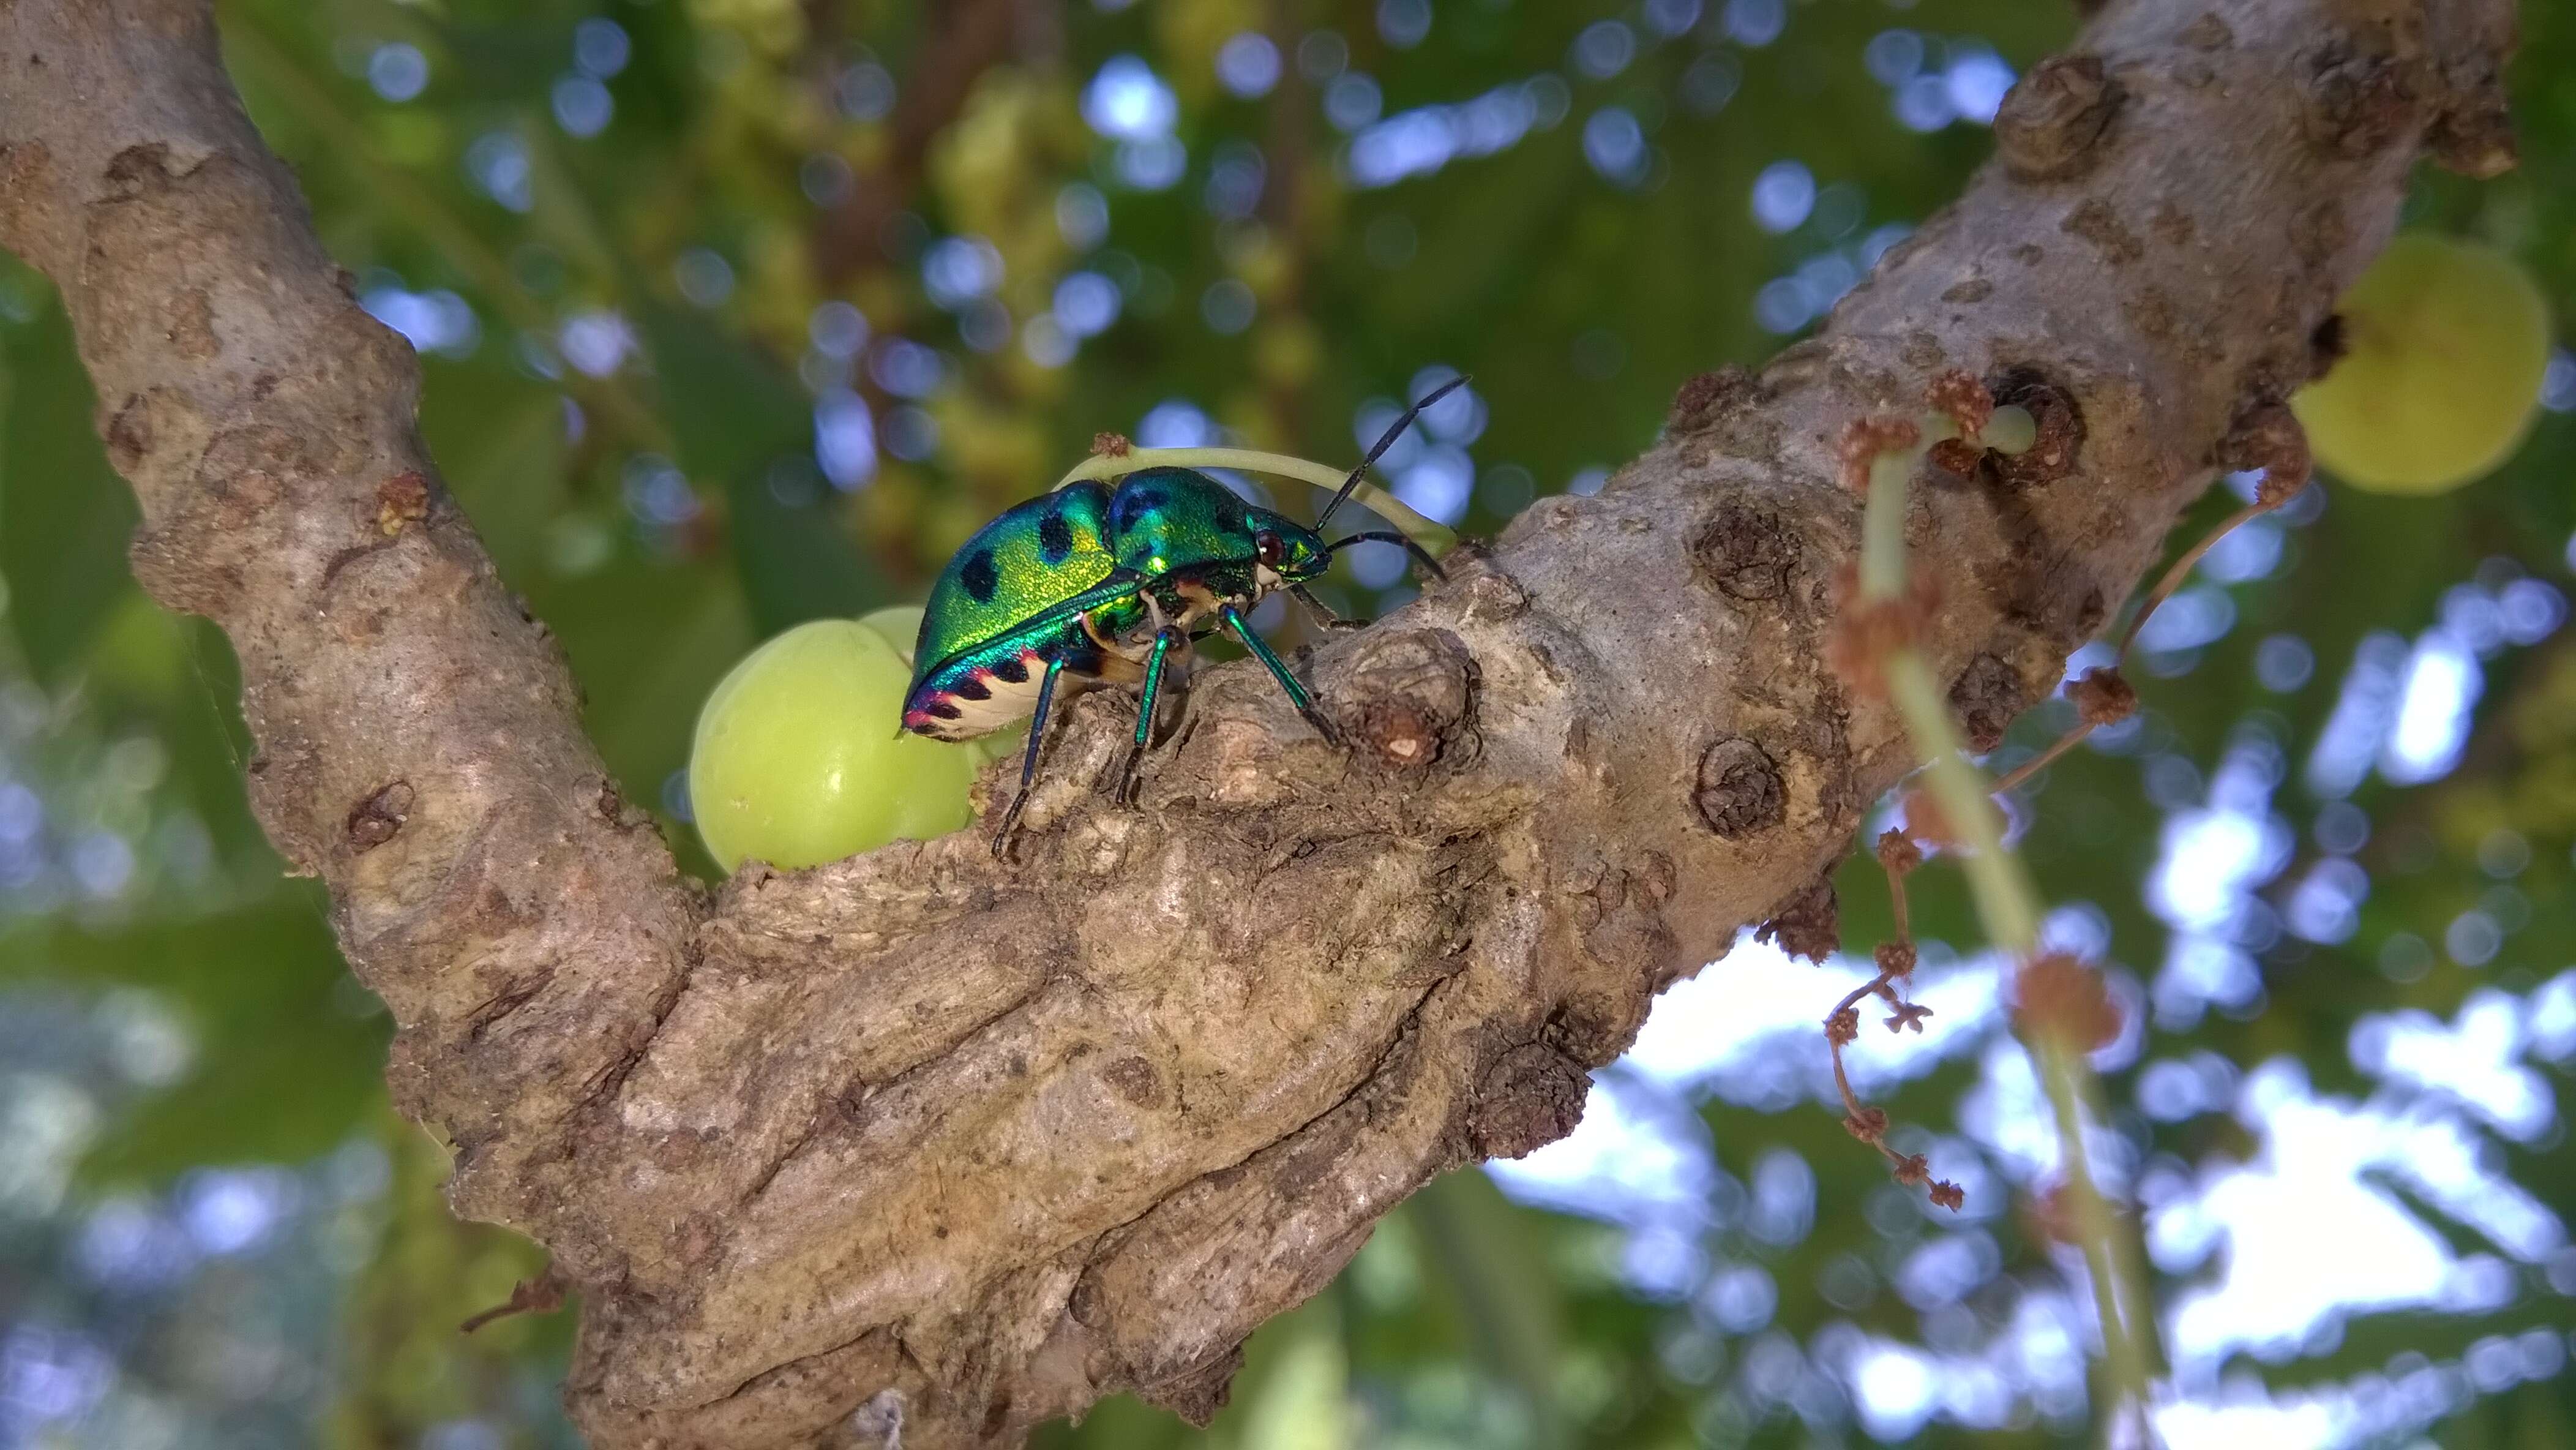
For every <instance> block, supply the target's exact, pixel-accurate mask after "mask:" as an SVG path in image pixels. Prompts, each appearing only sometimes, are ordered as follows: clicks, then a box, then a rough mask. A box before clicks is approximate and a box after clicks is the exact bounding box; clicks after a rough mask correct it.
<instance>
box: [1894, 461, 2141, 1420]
mask: <svg viewBox="0 0 2576 1450" xmlns="http://www.w3.org/2000/svg"><path fill="white" fill-rule="evenodd" d="M1946 425H1947V420H1946V419H1941V420H1938V421H1937V423H1936V422H1935V420H1930V419H1927V420H1926V428H1925V433H1926V446H1928V443H1929V442H1937V441H1939V437H1938V436H1936V435H1945V434H1946V435H1948V436H1955V434H1954V432H1953V431H1952V430H1949V429H1947V426H1946ZM1923 452H1924V447H1922V446H1918V447H1914V448H1909V449H1903V450H1899V451H1897V452H1893V453H1883V454H1880V455H1879V456H1878V457H1877V458H1875V459H1872V460H1871V462H1870V469H1869V502H1868V505H1867V508H1866V509H1865V510H1864V512H1863V514H1862V520H1861V564H1860V586H1861V597H1862V598H1863V599H1864V600H1869V601H1872V602H1883V601H1889V600H1896V599H1902V598H1903V597H1904V595H1905V583H1906V577H1905V576H1906V559H1905V490H1906V485H1907V482H1908V481H1909V480H1910V479H1911V478H1912V476H1913V473H1914V469H1915V466H1916V465H1917V464H1918V463H1919V462H1921V460H1922V457H1923ZM1881 670H1882V674H1883V676H1884V678H1885V680H1886V682H1887V691H1888V695H1889V698H1890V699H1892V700H1893V701H1894V702H1895V705H1896V709H1897V713H1898V715H1899V716H1901V717H1902V718H1903V719H1904V721H1905V729H1906V733H1907V734H1908V735H1909V736H1910V737H1912V739H1913V742H1914V748H1915V753H1916V754H1917V755H1919V756H1921V757H1922V758H1923V759H1924V760H1925V761H1926V763H1927V767H1928V768H1927V770H1926V778H1927V785H1928V788H1929V789H1930V790H1931V792H1932V796H1933V799H1934V800H1935V801H1936V802H1937V803H1938V804H1939V806H1940V808H1941V811H1942V814H1943V815H1944V816H1946V817H1947V818H1948V820H1949V822H1950V823H1951V828H1952V829H1953V830H1954V831H1956V832H1957V833H1958V834H1959V836H1960V837H1961V840H1962V842H1963V844H1964V845H1965V846H1966V847H1967V848H1968V849H1967V854H1966V855H1965V856H1964V858H1963V859H1962V861H1961V865H1962V866H1963V867H1964V869H1965V870H1966V872H1967V875H1968V886H1969V890H1970V892H1971V894H1972V895H1973V896H1974V897H1975V900H1976V905H1977V914H1978V916H1979V918H1980V919H1982V920H1983V921H1984V923H1985V926H1986V932H1987V934H1988V935H1989V936H1991V937H1992V938H1993V939H1994V944H1995V945H1996V946H1997V947H1998V948H2000V949H2001V950H2002V951H2003V952H2004V953H2005V955H2006V956H2007V957H2008V958H2010V959H2011V960H2013V961H2017V962H2019V961H2027V960H2029V959H2030V958H2031V957H2032V956H2033V955H2035V954H2036V953H2037V952H2038V950H2039V924H2040V917H2041V914H2042V913H2041V906H2040V897H2039V891H2038V888H2037V887H2036V886H2035V885H2034V884H2033V883H2032V881H2031V879H2030V875H2029V872H2028V871H2027V870H2025V869H2024V867H2023V865H2022V862H2021V858H2020V857H2019V856H2018V855H2016V854H2015V853H2014V852H2013V851H2012V850H2011V848H2010V847H2008V846H2007V845H2006V844H2005V843H2004V834H2003V819H2002V815H2001V813H2000V812H1999V811H1997V810H1996V808H1995V803H1994V796H1993V793H1992V787H1991V786H1990V785H1989V783H1988V782H1987V780H1986V778H1985V775H1984V773H1983V772H1981V771H1979V770H1978V769H1977V768H1976V767H1975V766H1973V765H1971V764H1969V763H1968V759H1967V757H1966V756H1965V755H1964V754H1962V753H1961V750H1960V741H1959V737H1958V731H1957V728H1956V727H1955V726H1954V725H1953V724H1952V723H1951V720H1950V711H1949V705H1948V702H1947V700H1946V699H1945V698H1944V697H1943V694H1942V691H1941V688H1940V685H1939V683H1938V682H1937V681H1936V680H1935V679H1934V678H1933V675H1932V668H1931V665H1930V664H1929V663H1928V662H1927V661H1926V660H1925V659H1924V658H1923V656H1922V653H1921V652H1920V651H1918V650H1916V649H1914V648H1912V647H1910V646H1907V647H1901V648H1899V649H1897V650H1895V651H1893V652H1892V654H1891V656H1890V658H1888V659H1887V660H1885V661H1883V662H1882V664H1881ZM2025 1045H2026V1046H2027V1047H2028V1048H2029V1049H2030V1052H2031V1056H2032V1058H2033V1059H2034V1060H2035V1061H2036V1062H2037V1064H2038V1066H2039V1078H2040V1083H2041V1086H2042V1087H2043V1088H2044V1089H2045V1090H2046V1092H2047V1094H2048V1100H2049V1106H2050V1108H2051V1109H2052V1112H2053V1116H2054V1117H2055V1119H2056V1124H2057V1135H2058V1141H2059V1155H2060V1158H2061V1159H2062V1161H2063V1162H2064V1165H2065V1172H2066V1197H2067V1204H2068V1208H2069V1209H2070V1211H2071V1213H2072V1216H2073V1218H2074V1222H2075V1229H2076V1233H2077V1236H2078V1238H2079V1239H2080V1241H2081V1247H2082V1249H2083V1251H2084V1264H2085V1268H2086V1270H2087V1277H2089V1278H2090V1279H2091V1280H2092V1284H2093V1303H2094V1311H2095V1313H2096V1315H2097V1316H2098V1317H2099V1318H2100V1320H2101V1323H2102V1344H2103V1354H2104V1359H2105V1361H2106V1362H2107V1365H2108V1368H2109V1372H2110V1376H2111V1379H2112V1382H2113V1385H2114V1387H2115V1388H2116V1389H2117V1390H2118V1391H2119V1392H2120V1393H2121V1394H2122V1395H2124V1396H2125V1397H2126V1398H2127V1399H2128V1401H2129V1403H2130V1404H2132V1405H2134V1406H2135V1407H2136V1408H2137V1410H2138V1412H2139V1413H2141V1414H2143V1413H2145V1410H2146V1406H2147V1404H2148V1384H2149V1371H2148V1355H2147V1352H2146V1348H2145V1345H2144V1343H2143V1342H2142V1340H2141V1338H2140V1336H2139V1334H2138V1333H2137V1332H2136V1326H2135V1322H2134V1320H2133V1317H2132V1316H2133V1315H2140V1316H2142V1315H2144V1314H2145V1313H2147V1312H2148V1300H2147V1297H2146V1292H2145V1289H2144V1287H2143V1286H2144V1282H2145V1281H2144V1278H2143V1275H2142V1274H2141V1273H2140V1266H2139V1263H2138V1260H2137V1256H2136V1254H2135V1253H2134V1251H2133V1249H2132V1248H2131V1246H2130V1245H2128V1244H2127V1243H2126V1242H2125V1235H2123V1234H2122V1232H2121V1230H2120V1225H2119V1222H2118V1220H2117V1218H2116V1217H2114V1215H2113V1214H2112V1212H2111V1206H2110V1204H2109V1203H2108V1202H2107V1201H2106V1200H2104V1198H2103V1197H2102V1194H2101V1191H2100V1189H2099V1188H2097V1187H2096V1186H2095V1184H2094V1182H2093V1174H2092V1168H2091V1165H2090V1163H2089V1162H2088V1161H2087V1159H2086V1156H2085V1152H2084V1136H2083V1133H2084V1116H2085V1111H2086V1109H2087V1108H2088V1107H2090V1106H2094V1105H2095V1098H2096V1093H2095V1090H2094V1084H2093V1079H2092V1073H2091V1072H2090V1071H2089V1070H2088V1069H2087V1067H2086V1065H2085V1063H2084V1060H2083V1057H2082V1055H2081V1054H2078V1053H2074V1052H2070V1051H2068V1050H2067V1049H2066V1047H2065V1045H2064V1044H2062V1043H2060V1042H2059V1041H2057V1040H2056V1039H2054V1038H2052V1037H2050V1036H2048V1035H2047V1034H2045V1033H2033V1034H2031V1035H2030V1036H2029V1037H2028V1039H2027V1040H2026V1042H2025Z"/></svg>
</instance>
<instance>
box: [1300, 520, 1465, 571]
mask: <svg viewBox="0 0 2576 1450" xmlns="http://www.w3.org/2000/svg"><path fill="white" fill-rule="evenodd" d="M1369 543H1376V544H1402V545H1403V546H1404V552H1406V553H1408V554H1411V555H1412V556H1413V558H1414V561H1415V562H1416V563H1419V564H1420V565H1421V566H1422V567H1423V568H1425V569H1428V570H1430V571H1431V577H1432V578H1434V579H1439V580H1444V581H1445V580H1447V579H1448V577H1449V576H1448V574H1447V573H1445V572H1443V571H1442V569H1441V568H1440V561H1439V560H1437V559H1434V558H1432V557H1431V555H1430V552H1429V551H1428V550H1426V549H1424V548H1423V547H1422V546H1421V545H1420V544H1417V543H1415V542H1413V540H1412V539H1410V538H1408V537H1406V536H1405V535H1403V534H1400V533H1398V532H1396V531H1395V530H1393V529H1371V530H1369V531H1368V532H1367V533H1365V534H1353V535H1351V536H1350V537H1349V538H1347V539H1335V540H1333V541H1332V542H1331V543H1329V544H1326V545H1325V546H1324V555H1325V557H1326V558H1330V557H1332V554H1333V551H1334V550H1336V549H1339V548H1341V547H1342V546H1343V545H1345V544H1369Z"/></svg>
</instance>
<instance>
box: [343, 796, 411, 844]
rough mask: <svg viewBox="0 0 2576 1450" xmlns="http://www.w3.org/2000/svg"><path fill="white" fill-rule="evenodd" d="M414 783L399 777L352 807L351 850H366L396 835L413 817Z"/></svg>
mask: <svg viewBox="0 0 2576 1450" xmlns="http://www.w3.org/2000/svg"><path fill="white" fill-rule="evenodd" d="M411 808H412V789H411V782H410V781H407V780H398V781H395V782H393V783H392V784H390V785H386V786H381V787H379V788H377V790H376V792H375V794H373V795H370V796H368V797H367V798H366V799H365V800H362V801H360V802H358V803H357V804H356V805H354V806H352V807H350V808H349V819H348V821H347V823H346V830H347V832H348V837H349V846H350V849H352V850H355V851H359V852H366V851H372V850H374V849H375V848H376V847H378V846H381V845H383V844H384V843H385V842H387V841H390V840H392V839H393V838H394V833H395V832H397V831H400V830H401V829H402V828H403V822H405V821H407V820H409V819H411Z"/></svg>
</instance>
